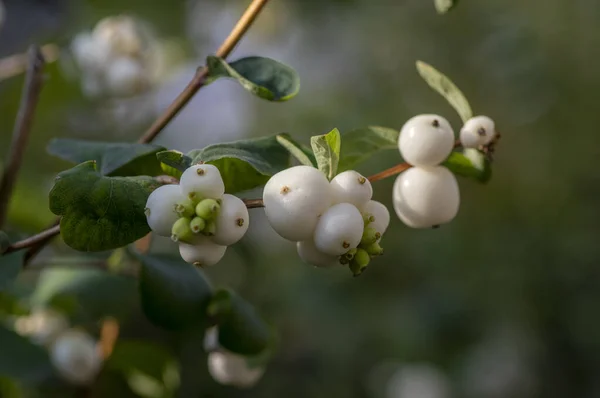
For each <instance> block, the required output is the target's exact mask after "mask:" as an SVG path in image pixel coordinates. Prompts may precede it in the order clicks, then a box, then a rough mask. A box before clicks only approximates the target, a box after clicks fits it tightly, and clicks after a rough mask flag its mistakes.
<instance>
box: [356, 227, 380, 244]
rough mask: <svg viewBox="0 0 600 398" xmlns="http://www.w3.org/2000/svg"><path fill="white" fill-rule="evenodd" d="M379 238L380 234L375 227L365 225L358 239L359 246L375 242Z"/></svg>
mask: <svg viewBox="0 0 600 398" xmlns="http://www.w3.org/2000/svg"><path fill="white" fill-rule="evenodd" d="M379 238H381V234H380V233H379V232H377V231H376V230H375V228H371V227H367V228H365V230H364V232H363V235H362V238H361V240H360V245H361V246H369V245H372V244H373V243H375V242H377V240H378V239H379Z"/></svg>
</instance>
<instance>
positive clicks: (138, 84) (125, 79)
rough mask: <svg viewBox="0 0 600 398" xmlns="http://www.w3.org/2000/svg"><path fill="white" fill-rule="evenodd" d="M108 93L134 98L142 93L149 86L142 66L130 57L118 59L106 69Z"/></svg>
mask: <svg viewBox="0 0 600 398" xmlns="http://www.w3.org/2000/svg"><path fill="white" fill-rule="evenodd" d="M105 79H106V87H107V89H108V92H109V93H110V94H113V95H117V96H132V95H136V94H139V93H140V92H142V91H143V90H144V89H145V88H146V85H147V82H148V80H147V78H146V73H145V71H144V67H143V66H142V64H141V63H140V62H139V61H137V60H135V59H133V58H130V57H118V58H115V59H114V60H113V61H111V62H110V63H109V64H108V67H107V69H106V76H105Z"/></svg>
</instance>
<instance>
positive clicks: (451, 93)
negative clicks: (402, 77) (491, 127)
mask: <svg viewBox="0 0 600 398" xmlns="http://www.w3.org/2000/svg"><path fill="white" fill-rule="evenodd" d="M417 71H418V72H419V74H420V75H421V77H422V78H423V80H425V81H426V82H427V84H429V86H430V87H431V88H432V89H434V90H435V91H437V92H438V93H439V94H440V95H441V96H442V97H444V98H445V99H446V101H448V102H449V103H450V105H452V107H453V108H454V109H455V110H456V112H458V114H459V116H460V118H461V119H462V121H463V122H466V121H467V120H469V119H470V118H472V117H473V111H472V110H471V105H469V101H467V98H466V97H465V96H464V94H463V93H462V91H460V90H459V88H458V87H457V86H456V84H454V83H453V82H452V80H450V79H449V78H448V77H447V76H446V75H444V74H443V73H441V72H440V71H438V70H437V69H435V68H434V67H433V66H431V65H429V64H427V63H425V62H422V61H417Z"/></svg>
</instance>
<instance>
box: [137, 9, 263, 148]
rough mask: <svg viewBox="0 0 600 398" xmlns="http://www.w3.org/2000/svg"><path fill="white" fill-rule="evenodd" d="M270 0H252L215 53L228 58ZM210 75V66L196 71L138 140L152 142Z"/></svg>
mask: <svg viewBox="0 0 600 398" xmlns="http://www.w3.org/2000/svg"><path fill="white" fill-rule="evenodd" d="M267 1H268V0H252V3H251V4H250V5H249V6H248V8H247V9H246V12H244V15H242V17H241V18H240V20H239V21H238V23H237V24H236V25H235V27H234V28H233V30H232V31H231V33H229V36H227V38H226V39H225V41H224V42H223V44H221V47H219V49H218V50H217V52H216V53H215V55H216V56H217V57H220V58H227V56H228V55H229V53H230V52H231V51H232V50H233V48H234V47H235V46H236V45H237V43H238V42H239V41H240V40H241V38H242V37H243V36H244V34H245V33H246V31H247V30H248V29H249V28H250V26H251V25H252V23H253V22H254V21H255V20H256V17H258V14H260V11H261V10H262V9H263V7H264V6H265V5H266V4H267ZM207 76H208V68H207V67H202V68H199V69H198V70H197V71H196V74H195V76H194V78H193V79H192V80H191V81H190V82H189V83H188V85H187V86H186V88H185V89H184V90H183V91H182V92H181V93H180V94H179V95H178V96H177V98H175V100H174V101H173V103H172V104H171V105H170V106H169V107H168V108H167V110H166V111H165V112H164V113H163V114H162V116H160V117H159V118H158V119H157V120H156V121H155V122H154V123H153V124H152V126H150V128H149V129H148V130H147V131H146V132H145V133H144V135H143V136H141V137H140V139H139V140H138V142H140V143H148V142H152V141H153V140H154V139H155V138H156V136H158V134H160V132H161V131H162V130H163V129H164V128H165V127H166V126H167V125H168V124H169V123H170V122H171V120H173V118H174V117H175V116H176V115H177V114H178V113H179V112H180V111H181V110H182V109H183V108H184V107H185V106H186V105H187V103H188V102H189V101H190V100H191V99H192V97H193V96H194V95H195V94H196V93H197V92H198V90H200V88H202V86H204V82H205V79H206V77H207Z"/></svg>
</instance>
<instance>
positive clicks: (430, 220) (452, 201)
mask: <svg viewBox="0 0 600 398" xmlns="http://www.w3.org/2000/svg"><path fill="white" fill-rule="evenodd" d="M393 200H394V209H395V210H396V214H397V215H398V217H399V218H400V220H402V222H403V223H405V224H406V225H408V226H409V227H413V228H432V227H436V226H439V225H441V224H446V223H448V222H450V221H451V220H452V219H453V218H454V217H455V216H456V214H457V213H458V208H459V205H460V192H459V189H458V183H457V182H456V178H455V177H454V174H452V173H451V172H450V171H449V170H448V169H447V168H445V167H443V166H436V167H430V168H420V167H413V168H410V169H408V170H407V171H405V172H404V173H402V174H400V175H399V176H398V178H396V182H395V183H394V189H393Z"/></svg>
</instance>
